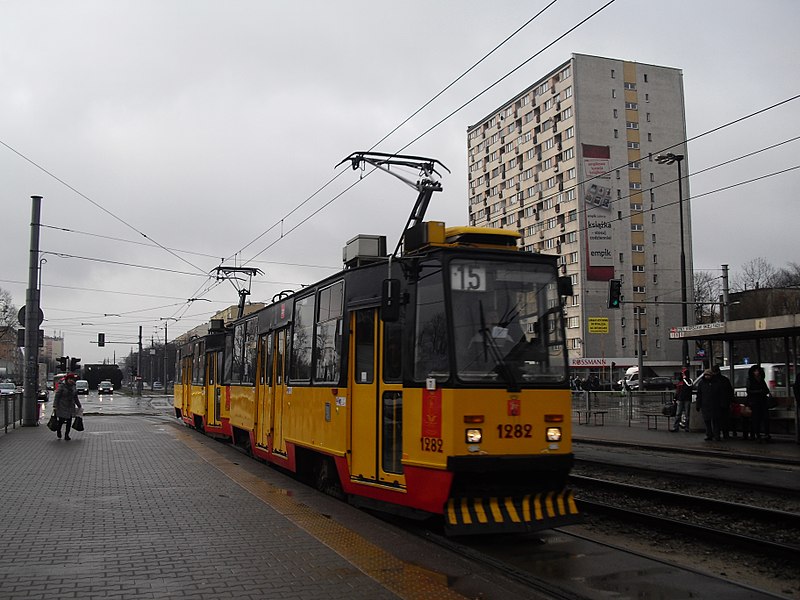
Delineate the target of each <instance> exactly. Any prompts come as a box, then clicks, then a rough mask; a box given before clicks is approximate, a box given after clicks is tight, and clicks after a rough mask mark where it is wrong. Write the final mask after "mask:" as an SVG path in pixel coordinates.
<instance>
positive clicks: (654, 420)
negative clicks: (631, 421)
mask: <svg viewBox="0 0 800 600" xmlns="http://www.w3.org/2000/svg"><path fill="white" fill-rule="evenodd" d="M644 416H645V417H647V428H648V429H653V430H656V429H658V420H659V419H664V422H665V423H666V424H667V429H669V423H670V421H671V420H673V419H675V417H668V416H667V415H665V414H664V413H645V415H644Z"/></svg>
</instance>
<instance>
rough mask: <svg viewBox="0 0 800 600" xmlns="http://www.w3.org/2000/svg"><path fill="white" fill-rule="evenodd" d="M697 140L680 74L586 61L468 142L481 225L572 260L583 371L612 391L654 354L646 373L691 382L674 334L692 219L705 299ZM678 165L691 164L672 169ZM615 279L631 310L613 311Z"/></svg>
mask: <svg viewBox="0 0 800 600" xmlns="http://www.w3.org/2000/svg"><path fill="white" fill-rule="evenodd" d="M685 140H686V120H685V110H684V97H683V75H682V72H681V71H680V70H679V69H674V68H669V67H660V66H654V65H646V64H640V63H635V62H628V61H622V60H615V59H609V58H601V57H596V56H588V55H582V54H573V55H572V58H571V59H570V60H568V61H567V62H565V63H563V64H562V65H560V66H559V67H558V68H556V69H554V70H553V71H551V72H550V73H548V74H547V75H546V76H545V77H543V78H542V79H540V80H539V81H537V82H536V83H534V84H533V85H531V86H530V87H528V88H527V89H525V90H524V91H522V92H521V93H519V94H518V95H516V96H515V97H513V98H512V99H510V100H509V101H508V102H506V103H504V104H503V105H502V106H500V107H498V108H497V109H496V110H495V111H493V112H492V113H490V114H489V115H487V116H486V117H485V118H484V119H482V120H481V121H479V122H478V123H476V124H475V125H472V126H471V127H469V128H468V130H467V152H468V169H469V175H468V180H469V219H470V224H471V225H475V226H488V227H502V228H506V229H514V230H517V231H519V233H520V234H521V235H522V238H521V242H520V243H521V246H522V248H523V249H524V250H526V251H530V252H542V253H552V254H557V255H558V256H559V257H560V261H561V271H562V273H563V274H564V275H568V276H569V277H570V278H571V279H572V283H573V287H574V290H575V295H574V296H573V297H572V298H570V299H568V302H567V308H566V314H565V318H566V326H567V338H568V344H569V348H570V356H571V357H572V358H571V360H572V364H573V366H574V367H577V368H586V369H590V370H591V371H592V372H594V373H597V374H599V375H600V376H601V378H602V379H603V380H606V381H607V380H608V379H609V378H612V377H615V376H616V375H615V374H612V373H611V372H610V370H609V369H610V367H611V364H612V363H615V365H616V366H617V367H619V368H622V367H626V366H634V365H636V364H637V361H638V354H639V344H640V343H641V348H642V357H643V362H644V364H645V365H648V366H651V367H653V368H654V369H656V370H657V371H659V372H660V373H662V374H669V373H673V372H675V371H677V370H679V368H680V365H681V362H682V360H681V355H682V349H681V342H680V341H675V340H670V339H669V331H670V328H671V327H676V326H680V325H682V311H681V295H682V294H681V292H682V285H681V269H680V263H681V261H680V256H681V223H680V221H681V214H680V213H681V207H682V210H683V235H684V255H685V264H686V295H687V299H688V301H689V302H691V299H692V295H693V294H692V290H693V278H692V253H691V247H692V244H691V239H692V233H691V212H690V208H689V202H688V201H683V202H680V196H679V186H678V168H677V165H680V168H681V170H682V175H683V177H682V190H681V191H682V197H683V198H684V199H688V198H689V185H688V178H687V177H686V174H687V173H688V172H689V167H688V159H687V156H686V147H685ZM666 153H673V154H675V155H680V156H682V157H683V159H682V160H681V161H680V162H678V163H673V164H672V165H667V164H659V163H658V162H657V161H656V160H655V159H656V157H658V156H659V155H662V154H666ZM610 279H619V280H621V281H622V300H623V301H622V304H621V308H620V309H609V308H608V290H609V284H608V281H609V280H610ZM691 306H692V305H691V304H689V307H691ZM693 312H694V311H693V310H687V313H688V319H687V323H688V324H691V323H692V322H693V321H691V315H692V313H693ZM606 320H607V321H606ZM605 331H607V332H605ZM690 358H692V357H690ZM584 374H586V375H588V374H589V373H588V372H584Z"/></svg>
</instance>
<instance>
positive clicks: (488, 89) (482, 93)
mask: <svg viewBox="0 0 800 600" xmlns="http://www.w3.org/2000/svg"><path fill="white" fill-rule="evenodd" d="M614 2H616V0H608V2H606V3H605V4H604V5H603V6H601V7H600V8H598V9H597V10H595V11H594V12H592V13H591V14H589V15H588V16H587V17H585V18H584V19H582V20H581V21H579V22H578V23H577V24H575V25H573V26H572V27H570V28H569V29H568V30H567V31H565V32H564V33H562V34H561V35H559V36H558V37H556V38H555V39H554V40H553V41H551V42H550V43H549V44H547V45H546V46H545V47H544V48H542V49H541V50H539V51H538V52H536V53H535V54H533V55H532V56H530V57H529V58H527V59H526V60H524V61H523V62H522V63H520V64H519V65H517V66H516V67H515V68H513V69H512V70H511V71H509V72H507V73H506V74H505V75H503V76H502V77H501V78H499V79H498V80H496V81H495V82H494V83H492V84H491V85H489V86H488V87H486V88H485V89H483V90H482V91H481V92H479V93H478V94H476V95H475V96H473V97H472V98H470V99H469V100H468V101H467V102H465V103H463V104H462V105H461V106H459V107H458V108H457V109H455V110H454V111H452V112H450V113H449V114H448V115H447V116H445V117H444V118H443V119H440V120H439V121H438V122H437V123H435V124H434V125H433V126H431V127H429V128H428V129H427V130H425V131H424V132H423V133H421V134H420V135H418V136H417V137H416V138H414V139H413V140H411V141H410V142H408V143H407V144H405V145H404V146H402V147H401V148H400V149H398V150H396V151H395V153H399V152H402V151H403V150H405V149H406V148H408V147H409V146H410V145H412V144H414V143H416V142H417V141H419V140H420V139H421V138H422V137H424V136H425V135H427V134H429V133H430V132H431V131H433V130H434V129H436V128H437V127H439V126H440V125H441V124H442V123H444V122H445V121H447V120H448V119H450V118H452V117H453V116H455V115H456V114H458V113H459V112H460V111H461V110H463V109H464V108H466V107H467V106H469V105H470V104H472V103H473V102H474V101H475V100H477V99H478V98H480V97H481V96H483V95H484V94H486V93H487V92H488V91H490V90H491V89H493V88H494V87H496V86H497V85H499V84H500V83H501V82H503V81H504V80H505V79H507V78H508V77H510V76H511V75H513V74H514V73H515V72H517V71H518V70H519V69H521V68H522V67H523V66H525V65H526V64H528V63H529V62H530V61H532V60H533V59H534V58H536V57H538V56H539V55H540V54H542V53H543V52H544V51H545V50H547V49H549V48H550V47H551V46H553V45H554V44H556V43H557V42H559V41H561V40H562V39H563V38H565V37H566V36H567V35H569V34H570V33H572V32H573V31H575V30H576V29H577V28H579V27H581V26H582V25H584V24H585V23H587V22H588V21H589V20H591V19H592V18H594V17H596V16H597V15H598V14H600V13H601V12H602V11H603V10H605V9H606V8H608V7H609V6H610V5H612V4H613V3H614ZM549 6H550V5H548V6H547V7H545V8H549ZM541 12H544V11H540V13H538V14H537V15H536V16H539V14H541ZM532 20H533V19H531V20H530V21H532ZM530 21H529V22H530ZM526 25H527V23H526ZM521 29H522V28H520V29H519V30H517V31H516V32H515V33H514V35H516V33H518V32H519V31H521ZM511 37H513V36H509V37H508V38H507V39H506V40H504V42H503V44H504V43H506V42H507V41H508V40H509V39H511ZM501 45H502V44H501ZM496 49H497V48H495V49H493V50H492V51H491V52H494V51H495V50H496ZM481 60H484V59H481ZM472 68H474V67H472ZM472 68H470V70H471V69H472ZM461 77H463V75H461V76H460V77H459V78H458V79H461ZM451 85H452V84H451ZM448 87H449V86H448ZM417 112H419V111H417ZM415 114H416V113H415ZM406 122H407V121H406ZM404 123H405V122H404ZM383 139H386V138H385V137H384V138H383ZM383 139H382V140H381V141H383ZM376 145H377V144H376ZM373 148H375V146H373ZM371 172H372V171H370V173H371ZM342 173H343V172H342ZM367 175H369V173H367ZM360 181H361V180H360V179H359V180H357V181H356V182H355V183H353V184H351V185H350V186H348V187H347V188H345V189H344V190H343V191H342V192H340V193H339V194H336V195H335V196H334V197H333V198H331V199H330V200H329V201H327V202H325V203H324V204H323V205H322V206H320V207H319V208H317V209H316V210H315V211H313V212H312V213H311V214H309V215H308V216H306V217H305V218H304V219H303V220H301V221H300V222H299V223H298V224H297V225H295V226H294V227H292V228H291V229H290V230H289V231H287V232H286V233H282V234H281V237H280V238H279V239H278V240H275V241H273V242H272V243H270V244H269V245H267V246H266V247H265V248H263V249H262V250H261V251H259V252H257V253H256V254H255V255H253V257H252V258H251V259H250V260H248V261H246V263H245V264H247V262H250V261H252V260H253V259H254V258H255V257H258V256H261V254H263V253H264V252H266V251H267V250H269V249H270V248H272V247H273V246H274V245H275V244H276V243H277V242H278V241H280V240H281V239H283V238H285V237H286V236H287V235H288V234H289V233H291V232H293V231H295V230H296V229H297V228H298V227H299V226H300V225H303V224H304V223H306V222H308V221H309V220H311V219H312V218H313V217H315V216H316V215H318V214H319V213H320V212H322V211H323V210H324V209H325V208H327V207H328V206H330V205H331V204H332V203H333V202H335V201H336V200H338V199H339V198H340V197H341V196H342V195H344V193H346V192H348V191H349V190H351V189H352V188H353V187H355V185H357V184H358V183H359V182H360ZM326 185H327V184H326ZM318 191H320V190H318ZM316 193H317V192H315V194H316ZM305 202H306V201H304V202H303V204H305ZM292 212H294V211H292ZM290 214H291V213H290ZM287 216H288V215H287ZM285 218H286V217H284V219H285ZM280 222H281V223H282V222H283V219H282V220H281V221H280ZM276 226H277V224H275V225H273V226H272V227H271V228H270V230H271V229H273V228H274V227H276ZM259 237H260V236H259ZM251 243H252V242H251ZM249 245H250V244H248V246H249Z"/></svg>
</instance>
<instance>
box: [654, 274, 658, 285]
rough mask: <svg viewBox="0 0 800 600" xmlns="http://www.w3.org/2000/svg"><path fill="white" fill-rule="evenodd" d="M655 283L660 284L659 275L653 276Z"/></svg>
mask: <svg viewBox="0 0 800 600" xmlns="http://www.w3.org/2000/svg"><path fill="white" fill-rule="evenodd" d="M653 283H658V273H656V274H654V275H653Z"/></svg>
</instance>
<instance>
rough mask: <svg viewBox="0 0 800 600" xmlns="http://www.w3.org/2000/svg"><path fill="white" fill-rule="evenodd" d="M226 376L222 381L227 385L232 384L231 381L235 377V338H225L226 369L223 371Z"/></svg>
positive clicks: (230, 336) (228, 336)
mask: <svg viewBox="0 0 800 600" xmlns="http://www.w3.org/2000/svg"><path fill="white" fill-rule="evenodd" d="M223 372H224V373H225V376H224V377H223V378H222V381H224V382H225V383H231V379H232V377H233V336H232V335H226V336H225V369H224V371H223Z"/></svg>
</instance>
